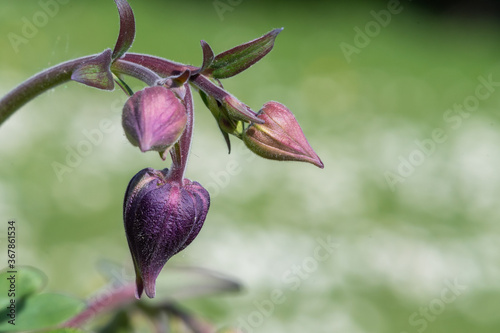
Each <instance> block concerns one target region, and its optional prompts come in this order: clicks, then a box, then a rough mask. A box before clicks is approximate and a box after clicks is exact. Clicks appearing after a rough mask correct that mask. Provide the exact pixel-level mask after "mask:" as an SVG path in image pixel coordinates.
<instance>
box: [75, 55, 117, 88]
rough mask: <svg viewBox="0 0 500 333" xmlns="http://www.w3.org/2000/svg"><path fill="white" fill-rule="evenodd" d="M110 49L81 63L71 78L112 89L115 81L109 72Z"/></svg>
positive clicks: (86, 83)
mask: <svg viewBox="0 0 500 333" xmlns="http://www.w3.org/2000/svg"><path fill="white" fill-rule="evenodd" d="M110 68H111V49H106V50H105V51H104V52H102V53H101V54H99V55H97V56H96V57H94V58H92V59H90V60H89V61H87V62H85V63H83V64H81V65H80V66H79V67H78V68H77V69H76V70H75V71H74V72H73V74H72V75H71V79H72V80H73V81H76V82H80V83H83V84H85V85H87V86H90V87H94V88H98V89H103V90H113V89H114V88H115V83H114V81H113V74H112V73H111V69H110Z"/></svg>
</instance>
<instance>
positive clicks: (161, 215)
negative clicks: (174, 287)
mask: <svg viewBox="0 0 500 333" xmlns="http://www.w3.org/2000/svg"><path fill="white" fill-rule="evenodd" d="M115 3H116V5H117V7H118V11H119V14H120V33H119V36H118V40H117V42H116V45H115V47H114V49H113V50H111V49H107V50H105V51H104V52H102V53H100V54H97V55H91V56H87V57H83V58H79V59H75V60H71V61H68V62H65V63H62V64H60V65H57V66H54V67H52V68H49V69H47V70H45V71H44V72H41V73H39V74H37V75H35V76H33V77H32V78H30V79H28V80H27V81H25V82H24V83H22V84H21V85H20V86H18V87H17V88H15V89H14V90H13V91H11V92H10V93H9V94H7V95H6V96H5V97H4V98H3V99H2V100H0V123H2V122H3V121H5V120H6V119H7V118H8V117H9V116H10V115H11V114H12V113H14V112H15V111H16V110H17V109H18V108H20V107H21V106H22V105H24V104H25V103H27V102H28V101H29V100H31V99H33V98H34V97H36V96H37V95H39V94H40V93H42V92H44V91H47V90H48V89H51V88H53V87H54V86H56V85H59V84H61V83H63V82H67V81H70V80H73V81H76V82H80V83H83V84H85V85H88V86H91V87H94V88H98V89H103V90H113V89H114V87H115V84H117V85H118V86H119V87H120V88H121V89H122V90H123V91H124V92H125V93H126V94H128V95H129V99H128V100H127V102H126V103H125V106H124V107H123V117H122V125H123V129H124V130H125V135H126V137H127V139H128V140H129V141H130V143H131V144H132V145H134V146H137V147H139V149H140V150H141V151H142V152H146V151H151V150H152V151H156V152H158V153H159V155H160V157H161V158H162V159H163V160H165V159H167V158H168V156H169V155H170V157H171V159H172V165H171V167H170V169H163V170H154V169H151V168H146V169H143V170H141V171H139V173H138V174H137V175H135V176H134V177H133V178H132V180H131V181H130V183H129V185H128V188H127V190H126V193H125V200H124V205H123V219H124V226H125V233H126V236H127V241H128V245H129V248H130V252H131V254H132V259H133V262H134V267H135V272H136V286H137V289H136V297H137V298H140V297H141V294H142V292H143V291H145V293H146V295H147V296H149V297H150V298H152V297H154V296H155V282H156V278H157V276H158V274H159V273H160V271H161V270H162V268H163V266H164V265H165V263H166V262H167V261H168V260H169V259H170V258H171V257H172V256H173V255H175V254H176V253H178V252H179V251H182V250H183V249H184V248H185V247H186V246H188V245H189V244H190V243H191V242H192V241H193V240H194V239H195V238H196V236H197V235H198V233H199V232H200V230H201V228H202V226H203V223H204V221H205V218H206V216H207V212H208V209H209V206H210V196H209V193H208V192H207V190H206V189H204V188H203V186H201V185H200V184H199V183H197V182H194V181H191V180H188V179H186V178H184V171H185V170H186V164H187V160H188V155H189V151H190V145H191V137H192V133H193V121H194V114H193V112H194V110H193V96H192V89H194V90H195V91H197V92H198V93H199V94H200V95H201V98H202V100H203V102H204V103H205V105H206V106H207V108H208V109H209V110H210V111H211V113H212V115H213V116H214V118H215V120H216V122H217V125H218V127H219V129H220V131H221V133H222V135H223V136H224V139H225V141H226V143H227V146H228V149H229V151H231V145H230V139H229V136H230V135H232V136H234V137H236V138H238V139H240V140H243V142H244V143H245V145H246V146H247V147H248V148H249V149H250V150H251V151H253V152H254V153H256V154H257V155H260V156H262V157H264V158H268V159H274V160H283V161H284V160H287V161H303V162H309V163H312V164H314V165H316V166H318V167H320V168H323V163H322V162H321V160H320V159H319V157H318V155H316V153H315V152H314V151H313V149H312V148H311V146H310V145H309V143H308V142H307V140H306V138H305V136H304V134H303V132H302V130H301V128H300V126H299V124H298V123H297V121H296V119H295V117H294V116H293V114H292V113H291V112H290V111H289V110H288V109H287V108H286V107H285V106H284V105H282V104H280V103H277V102H267V103H266V104H265V105H264V106H263V108H262V109H261V110H260V111H259V112H258V113H255V112H254V111H253V110H252V109H251V108H250V107H248V106H247V105H246V104H244V103H242V102H241V101H239V100H238V99H237V98H236V97H235V96H233V95H231V94H230V93H229V92H227V91H226V90H225V89H224V87H223V86H222V84H221V82H220V80H221V79H226V78H229V77H232V76H234V75H236V74H238V73H240V72H242V71H244V70H245V69H247V68H249V67H250V66H252V65H253V64H255V63H256V62H257V61H259V60H260V59H261V58H262V57H264V56H265V55H266V54H268V53H269V52H270V51H271V49H272V48H273V46H274V41H275V39H276V37H277V36H278V34H279V33H280V32H281V31H282V29H275V30H272V31H270V32H269V33H267V34H265V35H264V36H262V37H260V38H257V39H255V40H253V41H250V42H248V43H245V44H242V45H239V46H236V47H235V48H232V49H230V50H228V51H225V52H223V53H220V54H218V55H214V53H213V51H212V49H211V47H210V46H209V45H208V44H207V43H206V42H205V41H201V47H202V50H203V62H202V65H201V66H200V67H195V66H190V65H184V64H179V63H175V62H172V61H170V60H166V59H163V58H159V57H154V56H151V55H147V54H136V53H129V52H128V50H129V48H130V47H131V46H132V42H133V41H134V37H135V20H134V15H133V12H132V9H131V8H130V5H129V4H128V3H127V1H126V0H115ZM125 76H132V77H135V78H137V79H139V80H141V81H143V82H144V83H145V84H146V85H147V87H146V88H144V89H142V90H140V91H137V92H133V91H132V90H131V89H130V87H129V86H128V85H127V84H126V82H125Z"/></svg>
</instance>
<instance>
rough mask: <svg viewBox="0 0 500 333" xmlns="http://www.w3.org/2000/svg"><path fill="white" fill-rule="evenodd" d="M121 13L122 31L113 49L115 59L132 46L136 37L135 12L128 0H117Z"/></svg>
mask: <svg viewBox="0 0 500 333" xmlns="http://www.w3.org/2000/svg"><path fill="white" fill-rule="evenodd" d="M115 3H116V7H118V13H119V14H120V33H119V34H118V40H117V41H116V45H115V49H114V51H113V60H115V59H118V58H120V57H121V56H123V55H124V54H125V53H126V52H127V51H128V49H130V47H131V46H132V43H133V42H134V38H135V19H134V12H133V11H132V8H131V7H130V5H129V3H128V2H127V1H126V0H115Z"/></svg>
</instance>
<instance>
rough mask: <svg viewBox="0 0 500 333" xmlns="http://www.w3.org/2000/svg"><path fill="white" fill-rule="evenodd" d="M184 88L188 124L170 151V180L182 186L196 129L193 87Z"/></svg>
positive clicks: (186, 86)
mask: <svg viewBox="0 0 500 333" xmlns="http://www.w3.org/2000/svg"><path fill="white" fill-rule="evenodd" d="M184 87H185V88H186V95H185V97H184V106H185V107H186V112H187V123H186V128H185V129H184V132H183V133H182V135H181V138H180V139H179V141H178V142H177V143H176V144H175V146H174V147H173V148H172V149H171V150H170V155H171V156H172V168H171V169H170V172H169V178H170V179H172V180H174V181H177V182H179V183H180V184H182V181H183V179H184V172H185V171H186V167H187V161H188V157H189V151H190V150H191V139H192V137H193V127H194V108H193V95H192V93H191V87H190V86H189V85H188V84H186V85H184Z"/></svg>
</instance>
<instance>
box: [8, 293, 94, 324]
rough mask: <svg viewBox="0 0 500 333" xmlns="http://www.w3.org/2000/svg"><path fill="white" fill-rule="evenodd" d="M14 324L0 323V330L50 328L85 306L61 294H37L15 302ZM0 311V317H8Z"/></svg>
mask: <svg viewBox="0 0 500 333" xmlns="http://www.w3.org/2000/svg"><path fill="white" fill-rule="evenodd" d="M17 303H18V302H17V301H16V310H17V311H16V316H15V325H12V324H10V323H9V322H2V323H0V332H17V331H27V330H37V329H43V328H50V327H54V326H56V325H59V324H62V323H63V322H65V321H66V320H68V319H70V318H71V317H73V316H75V315H76V314H78V313H79V312H80V311H82V310H83V309H84V308H85V303H84V302H83V301H82V300H79V299H76V298H72V297H69V296H66V295H61V294H51V293H47V294H38V295H35V296H32V297H28V298H27V299H26V300H25V301H24V302H22V304H21V303H20V304H17ZM7 313H8V312H6V311H1V312H0V315H1V316H2V318H5V317H7V318H9V317H8V316H7Z"/></svg>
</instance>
